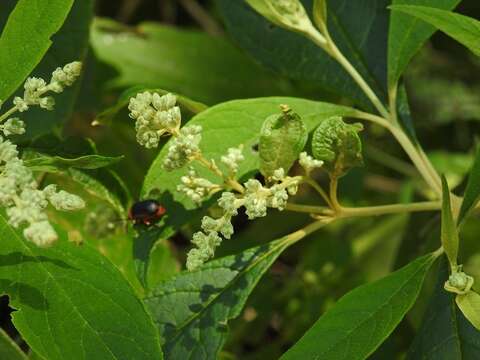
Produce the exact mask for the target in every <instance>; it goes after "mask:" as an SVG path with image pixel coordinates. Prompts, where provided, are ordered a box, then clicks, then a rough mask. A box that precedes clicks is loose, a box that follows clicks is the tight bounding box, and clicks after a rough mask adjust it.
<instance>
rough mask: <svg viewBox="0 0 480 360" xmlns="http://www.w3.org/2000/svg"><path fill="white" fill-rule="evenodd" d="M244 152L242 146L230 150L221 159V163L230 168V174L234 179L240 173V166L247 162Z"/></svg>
mask: <svg viewBox="0 0 480 360" xmlns="http://www.w3.org/2000/svg"><path fill="white" fill-rule="evenodd" d="M242 150H243V146H242V145H240V146H239V147H236V148H229V149H228V150H227V155H224V156H222V157H221V158H220V161H221V162H222V163H223V164H224V165H225V166H226V167H227V168H228V171H229V174H230V176H232V177H233V176H235V174H236V173H237V172H238V166H239V164H240V163H241V162H242V161H243V160H245V157H244V156H243V154H242Z"/></svg>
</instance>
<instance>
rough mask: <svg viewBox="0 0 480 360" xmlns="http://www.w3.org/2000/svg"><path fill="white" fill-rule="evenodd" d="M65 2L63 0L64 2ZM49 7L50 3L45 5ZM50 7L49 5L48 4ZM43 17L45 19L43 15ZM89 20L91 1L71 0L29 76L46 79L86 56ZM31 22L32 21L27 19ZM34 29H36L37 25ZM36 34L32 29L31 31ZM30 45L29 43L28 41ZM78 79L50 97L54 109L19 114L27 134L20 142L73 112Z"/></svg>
mask: <svg viewBox="0 0 480 360" xmlns="http://www.w3.org/2000/svg"><path fill="white" fill-rule="evenodd" d="M67 2H69V1H63V3H67ZM49 4H51V2H49ZM48 6H51V5H48ZM45 16H48V15H46V14H45ZM92 18H93V0H83V1H75V2H74V3H73V6H72V9H71V11H70V13H69V15H68V17H67V19H66V20H65V23H64V24H63V26H62V27H61V29H60V30H59V31H58V32H57V33H56V34H55V36H54V37H53V44H52V46H51V48H50V49H49V50H48V52H47V53H46V54H45V56H44V57H43V59H42V61H41V62H40V63H39V64H38V66H37V67H35V69H33V70H32V73H31V75H32V76H36V77H41V78H44V79H45V80H47V81H48V80H49V79H50V77H51V76H52V71H54V70H55V69H56V68H57V67H61V66H63V65H65V64H67V63H70V62H72V61H77V60H79V61H84V59H85V57H86V54H87V47H88V37H89V29H90V23H91V20H92ZM30 21H32V20H30ZM37 26H40V25H39V24H37ZM35 31H36V30H35ZM29 44H30V42H29ZM29 46H30V45H29ZM81 82H82V78H80V79H78V80H77V81H76V82H75V83H74V84H73V85H72V86H71V87H68V88H67V89H65V91H64V92H63V93H61V94H54V95H53V96H54V98H55V108H54V110H53V111H46V110H44V109H40V108H39V107H33V108H31V109H30V110H29V111H27V112H25V113H22V114H21V116H20V117H21V119H22V120H24V121H25V123H26V127H27V131H26V133H25V135H22V139H31V138H33V137H36V136H38V135H42V134H46V133H49V132H50V131H51V130H52V128H54V127H56V126H60V125H62V124H64V123H65V122H66V121H67V120H68V119H69V118H70V115H71V113H72V110H73V105H74V103H75V100H76V98H77V93H78V91H79V89H80V85H81Z"/></svg>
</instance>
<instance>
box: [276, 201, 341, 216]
mask: <svg viewBox="0 0 480 360" xmlns="http://www.w3.org/2000/svg"><path fill="white" fill-rule="evenodd" d="M285 209H286V210H290V211H295V212H303V213H308V214H318V213H320V214H327V213H328V212H330V213H331V214H333V212H332V211H331V210H330V209H329V208H327V207H324V206H315V205H302V204H293V203H287V206H285Z"/></svg>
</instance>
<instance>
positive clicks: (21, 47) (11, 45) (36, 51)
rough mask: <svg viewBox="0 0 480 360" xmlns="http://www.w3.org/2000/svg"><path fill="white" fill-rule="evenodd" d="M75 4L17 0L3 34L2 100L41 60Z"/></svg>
mask: <svg viewBox="0 0 480 360" xmlns="http://www.w3.org/2000/svg"><path fill="white" fill-rule="evenodd" d="M7 3H8V1H7ZM72 4H73V0H38V1H36V2H35V4H33V5H32V2H31V1H30V0H20V1H18V3H17V5H16V7H15V9H14V10H13V11H12V13H11V14H10V16H9V18H8V21H7V23H6V25H5V27H4V28H3V32H2V35H1V36H0V79H2V81H1V82H0V99H2V100H3V101H5V100H6V99H7V98H8V97H10V96H11V95H12V94H13V92H14V91H15V90H16V89H17V88H18V87H19V86H20V85H21V84H22V82H23V81H24V80H25V79H26V78H27V76H28V75H30V73H31V72H32V70H33V69H34V68H35V66H36V65H37V64H38V63H39V62H40V60H41V59H42V58H43V56H44V55H45V53H46V52H47V50H48V48H49V47H50V45H51V44H52V41H51V40H50V38H51V37H52V35H53V34H55V33H56V32H57V31H58V30H59V29H60V27H61V26H62V24H63V22H64V21H65V19H66V17H67V15H68V13H69V11H70V8H71V7H72ZM5 6H9V5H8V4H1V5H0V12H2V11H3V10H1V9H2V7H5Z"/></svg>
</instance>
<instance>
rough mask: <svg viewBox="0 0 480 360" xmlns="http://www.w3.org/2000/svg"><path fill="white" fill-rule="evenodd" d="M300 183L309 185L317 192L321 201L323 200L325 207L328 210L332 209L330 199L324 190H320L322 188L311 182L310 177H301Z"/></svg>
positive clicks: (313, 181)
mask: <svg viewBox="0 0 480 360" xmlns="http://www.w3.org/2000/svg"><path fill="white" fill-rule="evenodd" d="M302 182H304V183H306V184H308V185H310V186H311V187H313V188H314V189H315V190H316V191H317V193H318V194H319V195H320V196H321V197H322V198H323V200H325V202H326V203H327V205H328V206H329V207H330V208H332V207H333V204H332V202H331V201H330V198H329V196H328V194H327V193H326V192H325V190H323V189H322V187H321V186H320V185H319V184H318V183H317V182H316V181H315V180H313V179H312V178H311V177H310V176H303V177H302Z"/></svg>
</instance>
